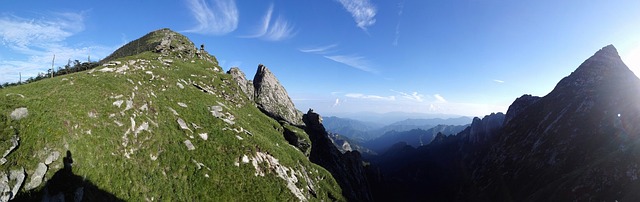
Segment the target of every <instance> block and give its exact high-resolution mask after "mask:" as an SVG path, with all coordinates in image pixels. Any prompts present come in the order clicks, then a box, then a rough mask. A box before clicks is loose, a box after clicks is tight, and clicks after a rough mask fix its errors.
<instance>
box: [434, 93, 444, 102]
mask: <svg viewBox="0 0 640 202" xmlns="http://www.w3.org/2000/svg"><path fill="white" fill-rule="evenodd" d="M433 97H434V98H436V102H439V103H447V100H446V99H444V97H442V95H440V94H435V95H433Z"/></svg>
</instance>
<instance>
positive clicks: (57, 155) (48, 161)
mask: <svg viewBox="0 0 640 202" xmlns="http://www.w3.org/2000/svg"><path fill="white" fill-rule="evenodd" d="M58 158H60V152H58V151H53V152H51V153H50V154H49V156H47V158H46V159H45V160H44V164H45V165H49V164H51V163H52V162H54V161H56V160H58Z"/></svg>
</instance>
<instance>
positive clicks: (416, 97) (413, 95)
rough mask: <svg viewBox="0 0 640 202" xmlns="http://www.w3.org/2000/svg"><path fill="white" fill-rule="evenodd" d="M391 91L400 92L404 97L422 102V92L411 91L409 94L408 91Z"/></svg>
mask: <svg viewBox="0 0 640 202" xmlns="http://www.w3.org/2000/svg"><path fill="white" fill-rule="evenodd" d="M391 91H393V92H395V93H398V94H400V95H401V96H402V97H403V98H405V99H408V100H413V101H416V102H424V95H422V94H420V93H418V92H413V93H411V94H409V93H405V92H400V91H395V90H391Z"/></svg>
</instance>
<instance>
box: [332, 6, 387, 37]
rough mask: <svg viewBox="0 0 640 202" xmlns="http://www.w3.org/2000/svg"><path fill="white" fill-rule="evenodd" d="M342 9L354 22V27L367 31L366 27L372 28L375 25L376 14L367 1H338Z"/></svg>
mask: <svg viewBox="0 0 640 202" xmlns="http://www.w3.org/2000/svg"><path fill="white" fill-rule="evenodd" d="M338 2H340V4H342V7H344V9H346V10H347V11H348V12H349V13H351V16H352V17H353V20H354V21H355V22H356V25H357V26H358V27H359V28H360V29H362V30H364V31H365V32H366V31H367V27H369V26H372V25H373V24H375V23H376V19H375V17H376V13H377V12H378V11H377V9H376V7H375V6H374V5H373V4H372V3H371V1H369V0H338Z"/></svg>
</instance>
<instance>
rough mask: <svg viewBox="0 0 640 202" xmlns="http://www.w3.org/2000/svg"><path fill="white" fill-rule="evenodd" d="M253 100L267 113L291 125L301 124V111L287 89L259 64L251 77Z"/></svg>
mask: <svg viewBox="0 0 640 202" xmlns="http://www.w3.org/2000/svg"><path fill="white" fill-rule="evenodd" d="M253 87H254V89H255V102H256V104H257V105H258V108H260V110H262V111H263V112H265V113H266V114H267V115H269V116H271V117H273V118H275V119H277V120H284V121H286V122H289V123H291V124H293V125H302V124H303V123H302V112H300V111H299V110H297V109H296V108H295V106H294V105H293V102H292V101H291V98H289V95H288V94H287V91H286V90H285V89H284V87H282V85H281V84H280V82H279V81H278V79H277V78H276V77H275V76H274V75H273V73H271V71H269V69H268V68H267V67H266V66H264V65H262V64H260V65H258V71H257V72H256V75H255V77H254V78H253Z"/></svg>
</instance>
